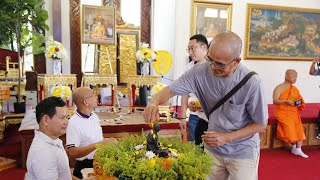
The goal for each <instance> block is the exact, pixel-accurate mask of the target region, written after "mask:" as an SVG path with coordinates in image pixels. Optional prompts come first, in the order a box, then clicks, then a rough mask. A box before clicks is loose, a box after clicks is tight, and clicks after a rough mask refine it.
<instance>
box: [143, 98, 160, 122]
mask: <svg viewBox="0 0 320 180" xmlns="http://www.w3.org/2000/svg"><path fill="white" fill-rule="evenodd" d="M143 117H144V119H145V120H146V121H147V123H151V122H154V121H156V120H159V119H160V116H159V108H158V106H157V105H155V104H152V103H150V104H148V106H147V107H146V108H145V109H144V113H143Z"/></svg>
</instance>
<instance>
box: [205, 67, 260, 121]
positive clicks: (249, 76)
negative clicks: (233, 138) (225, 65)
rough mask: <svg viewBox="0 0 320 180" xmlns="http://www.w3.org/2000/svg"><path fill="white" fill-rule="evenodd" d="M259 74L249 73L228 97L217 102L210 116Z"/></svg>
mask: <svg viewBox="0 0 320 180" xmlns="http://www.w3.org/2000/svg"><path fill="white" fill-rule="evenodd" d="M255 74H257V73H256V72H254V71H251V72H249V73H248V74H247V75H246V76H245V77H244V78H243V79H242V80H241V81H240V82H239V83H238V84H237V85H236V86H235V87H234V88H233V89H231V91H230V92H228V94H227V95H225V96H224V97H223V98H222V99H220V101H219V102H217V104H216V105H214V106H213V108H212V109H211V111H210V112H209V116H210V114H211V113H213V111H215V110H216V109H218V108H219V107H220V106H221V105H222V104H223V103H225V102H226V101H227V100H228V99H229V98H230V97H231V96H233V95H234V93H236V92H237V91H238V90H239V89H240V88H241V87H242V86H243V85H244V84H245V83H246V82H247V81H248V80H249V79H250V78H251V76H253V75H255ZM209 116H208V117H207V118H208V119H209Z"/></svg>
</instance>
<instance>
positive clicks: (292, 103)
mask: <svg viewBox="0 0 320 180" xmlns="http://www.w3.org/2000/svg"><path fill="white" fill-rule="evenodd" d="M286 104H288V105H290V106H294V101H293V100H286Z"/></svg>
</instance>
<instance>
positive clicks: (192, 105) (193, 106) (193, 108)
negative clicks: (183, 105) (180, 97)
mask: <svg viewBox="0 0 320 180" xmlns="http://www.w3.org/2000/svg"><path fill="white" fill-rule="evenodd" d="M188 107H189V110H190V111H191V112H196V111H197V110H198V108H197V106H196V102H195V101H190V102H189V104H188Z"/></svg>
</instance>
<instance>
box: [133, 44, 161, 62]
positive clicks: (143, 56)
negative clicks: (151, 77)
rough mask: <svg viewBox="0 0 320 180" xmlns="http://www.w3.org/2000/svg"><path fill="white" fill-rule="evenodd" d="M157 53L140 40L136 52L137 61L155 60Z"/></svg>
mask: <svg viewBox="0 0 320 180" xmlns="http://www.w3.org/2000/svg"><path fill="white" fill-rule="evenodd" d="M156 57H157V53H156V52H155V51H153V50H151V49H150V48H149V44H147V43H145V42H142V43H140V49H139V50H138V51H137V52H136V58H137V59H138V60H137V62H138V63H139V62H142V63H146V62H151V61H155V59H156Z"/></svg>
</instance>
